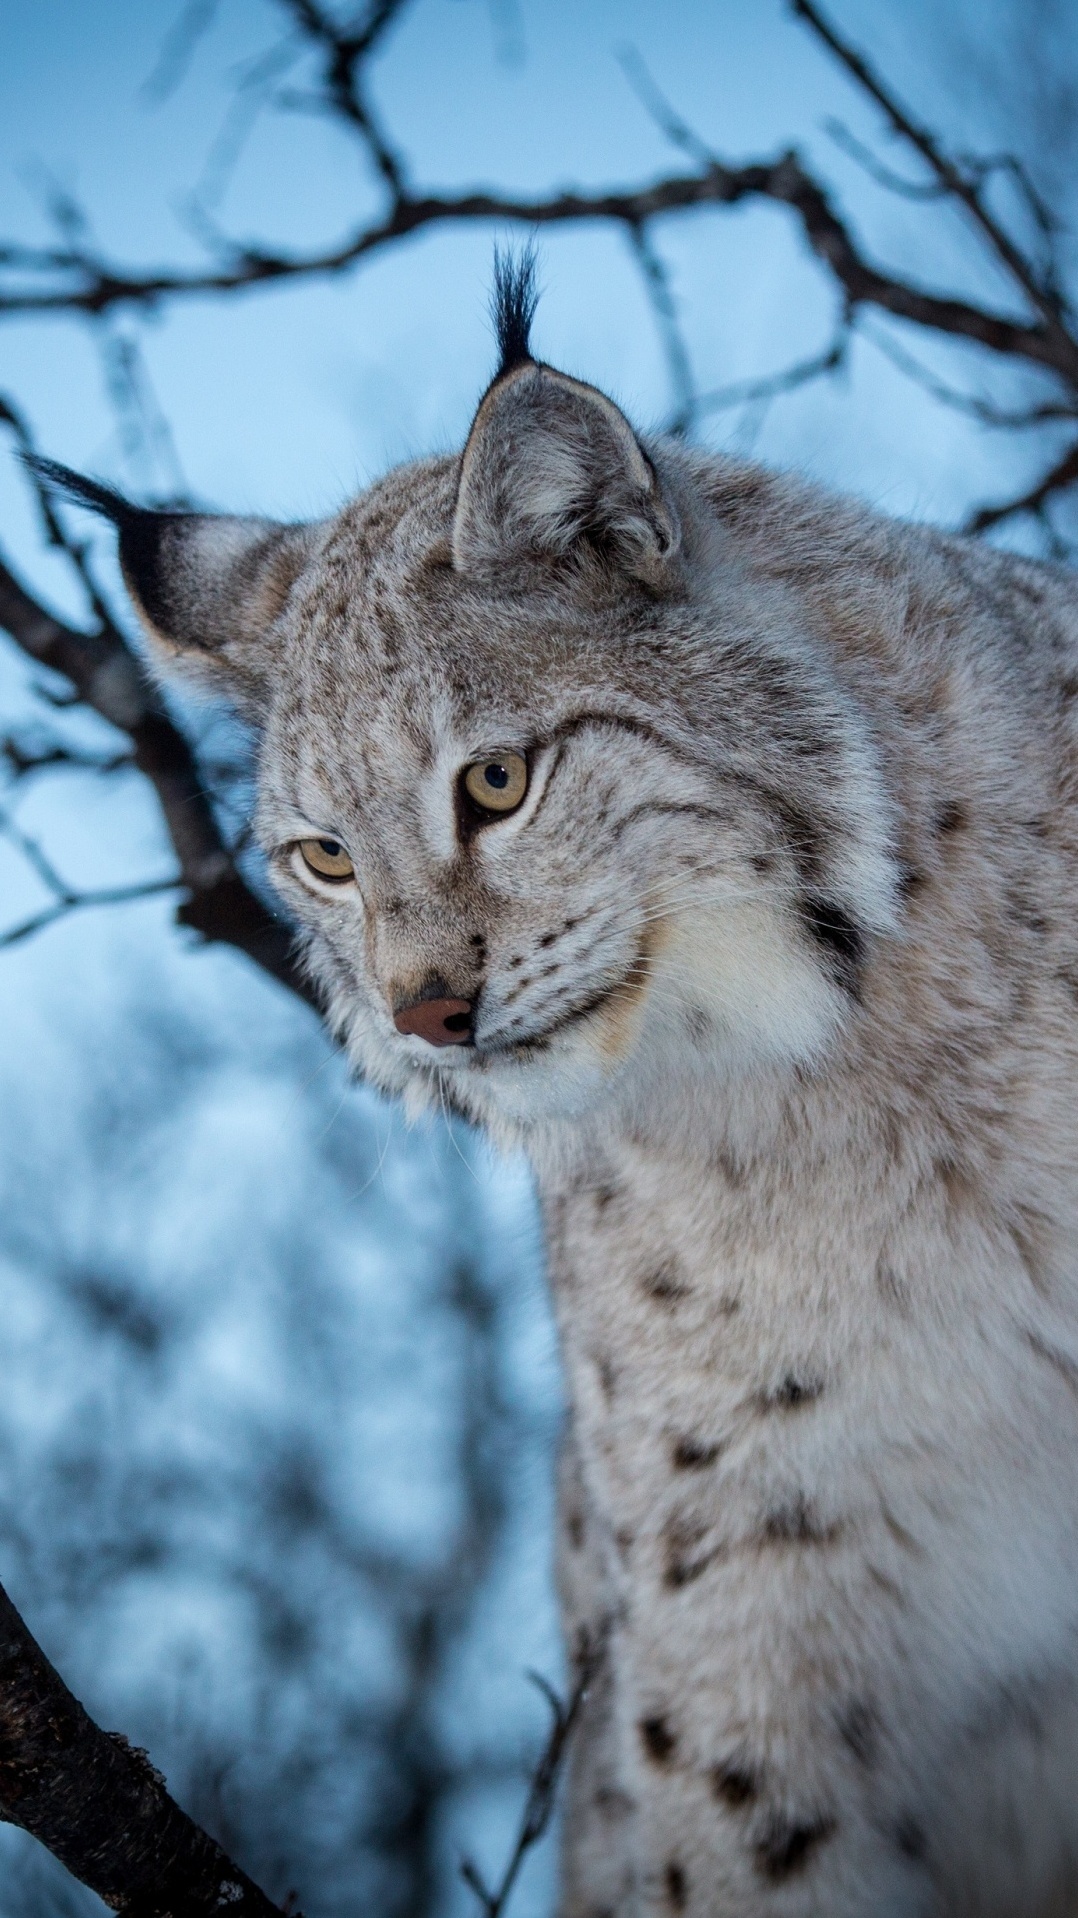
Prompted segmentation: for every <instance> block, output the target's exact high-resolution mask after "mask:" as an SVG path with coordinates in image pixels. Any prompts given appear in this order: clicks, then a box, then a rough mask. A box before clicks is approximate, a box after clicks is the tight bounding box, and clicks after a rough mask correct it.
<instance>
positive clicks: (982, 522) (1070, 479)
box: [962, 441, 1078, 533]
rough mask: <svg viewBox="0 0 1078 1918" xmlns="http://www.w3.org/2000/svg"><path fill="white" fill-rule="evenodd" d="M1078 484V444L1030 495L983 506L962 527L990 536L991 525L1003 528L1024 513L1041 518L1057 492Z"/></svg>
mask: <svg viewBox="0 0 1078 1918" xmlns="http://www.w3.org/2000/svg"><path fill="white" fill-rule="evenodd" d="M1075 485H1078V441H1075V442H1074V443H1073V444H1072V445H1071V446H1069V447H1068V448H1067V451H1066V452H1065V453H1064V454H1063V456H1062V458H1061V459H1058V460H1056V461H1055V462H1054V464H1053V465H1052V466H1050V467H1049V469H1048V471H1047V473H1045V474H1044V475H1043V476H1042V477H1041V478H1040V479H1039V480H1038V481H1037V483H1036V485H1035V486H1031V487H1030V488H1029V490H1028V492H1025V493H1019V494H1018V496H1017V498H1015V499H1011V500H1003V501H1001V502H1000V503H999V504H998V505H996V506H982V507H979V508H978V510H977V512H975V513H971V515H970V517H969V519H968V520H967V521H966V523H965V525H964V526H963V528H962V531H963V532H964V533H986V532H987V531H988V529H989V527H991V526H1000V525H1002V523H1003V521H1004V520H1007V519H1016V518H1017V517H1018V515H1019V514H1020V513H1034V514H1037V515H1041V514H1042V513H1043V510H1044V508H1045V506H1046V505H1047V503H1048V501H1049V499H1051V498H1052V497H1053V495H1054V494H1056V493H1062V492H1065V491H1066V490H1067V488H1068V487H1071V486H1075Z"/></svg>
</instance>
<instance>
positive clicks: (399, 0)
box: [280, 0, 407, 202]
mask: <svg viewBox="0 0 1078 1918" xmlns="http://www.w3.org/2000/svg"><path fill="white" fill-rule="evenodd" d="M280 4H281V5H282V6H284V7H285V8H286V10H287V11H288V12H289V13H290V14H291V15H292V18H293V20H294V21H295V24H296V26H297V27H298V28H299V30H300V32H301V33H302V34H304V35H305V36H306V38H307V39H308V40H309V41H310V42H311V43H312V44H313V45H314V46H316V47H318V48H319V49H320V50H321V52H322V54H323V55H324V58H325V66H324V70H323V84H324V86H325V88H326V97H327V104H328V105H329V106H331V107H332V110H333V111H334V112H335V113H336V114H337V115H338V116H339V117H340V118H341V119H342V120H344V121H345V122H346V124H347V125H349V126H350V127H351V128H352V129H353V131H354V132H355V133H357V134H358V135H359V137H360V139H361V140H362V141H363V143H364V145H365V146H366V148H367V151H368V152H369V154H370V156H371V159H372V160H373V162H374V166H375V168H376V170H377V172H378V173H379V174H380V176H381V178H382V180H383V181H384V183H385V185H386V186H387V187H388V189H389V192H390V194H391V196H392V198H393V200H394V202H398V201H400V200H403V199H404V197H405V192H406V187H405V176H404V166H403V163H402V161H401V158H400V155H399V154H398V153H396V152H395V151H394V149H393V147H392V146H391V145H390V143H389V141H388V139H387V138H386V135H385V134H384V133H383V131H382V129H381V127H380V125H379V123H378V119H377V116H376V115H375V113H374V110H373V108H372V106H371V104H370V102H369V100H368V99H367V98H366V95H365V92H364V88H363V68H364V64H365V62H366V61H367V59H368V58H369V56H370V55H371V53H372V52H373V51H374V49H375V47H376V46H377V44H378V42H379V40H381V39H382V37H383V36H384V34H385V33H386V31H387V29H388V28H389V26H390V25H391V24H392V22H393V21H394V20H395V19H397V18H398V16H399V15H400V14H401V13H402V12H403V10H404V7H405V5H406V4H407V0H370V5H369V6H368V9H367V16H366V19H365V20H364V21H363V24H362V25H361V26H360V27H357V28H354V29H353V30H352V31H351V32H349V31H347V30H346V29H344V28H341V27H338V26H337V25H336V23H335V22H334V21H333V20H332V19H331V18H330V17H329V15H328V14H327V13H326V11H325V9H324V8H323V7H320V6H318V5H316V3H315V0H280Z"/></svg>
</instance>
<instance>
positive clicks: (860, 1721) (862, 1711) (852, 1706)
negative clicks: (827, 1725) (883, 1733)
mask: <svg viewBox="0 0 1078 1918" xmlns="http://www.w3.org/2000/svg"><path fill="white" fill-rule="evenodd" d="M837 1722H838V1732H839V1737H840V1738H841V1739H842V1742H843V1744H844V1745H845V1746H846V1747H847V1749H848V1750H849V1751H851V1752H852V1753H853V1756H854V1757H855V1758H856V1760H857V1763H858V1764H859V1765H863V1766H864V1767H865V1769H866V1770H868V1769H870V1768H871V1767H872V1766H873V1765H874V1764H875V1763H876V1759H877V1757H878V1755H879V1742H880V1728H879V1721H878V1719H877V1716H876V1712H875V1710H874V1709H873V1707H872V1706H871V1705H870V1704H868V1703H867V1701H866V1700H865V1699H863V1698H851V1699H850V1701H849V1703H848V1704H846V1705H844V1706H843V1707H842V1710H841V1711H840V1712H839V1714H838V1721H837Z"/></svg>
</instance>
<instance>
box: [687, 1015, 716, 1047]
mask: <svg viewBox="0 0 1078 1918" xmlns="http://www.w3.org/2000/svg"><path fill="white" fill-rule="evenodd" d="M685 1030H686V1032H687V1033H688V1035H689V1038H690V1039H692V1040H694V1041H695V1043H696V1044H697V1045H698V1046H702V1045H705V1044H706V1043H707V1041H708V1039H709V1038H710V1037H711V1031H712V1027H711V1020H710V1019H709V1018H708V1016H707V1013H706V1012H703V1011H702V1010H701V1008H700V1007H699V1006H690V1007H689V1010H688V1012H687V1013H686V1014H685Z"/></svg>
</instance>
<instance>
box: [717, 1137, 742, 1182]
mask: <svg viewBox="0 0 1078 1918" xmlns="http://www.w3.org/2000/svg"><path fill="white" fill-rule="evenodd" d="M711 1163H712V1165H713V1166H714V1167H715V1170H716V1172H720V1173H721V1174H722V1176H723V1178H724V1179H725V1180H726V1183H727V1185H732V1186H741V1185H744V1183H745V1171H744V1167H743V1166H741V1165H740V1164H739V1163H738V1161H737V1160H736V1159H735V1158H734V1155H733V1153H732V1152H727V1151H725V1150H724V1149H723V1148H722V1147H721V1146H720V1147H719V1149H718V1150H717V1151H716V1153H715V1155H714V1157H713V1159H712V1161H711Z"/></svg>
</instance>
